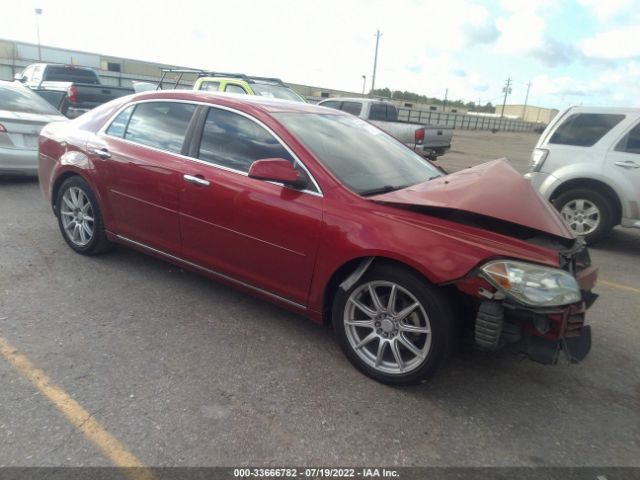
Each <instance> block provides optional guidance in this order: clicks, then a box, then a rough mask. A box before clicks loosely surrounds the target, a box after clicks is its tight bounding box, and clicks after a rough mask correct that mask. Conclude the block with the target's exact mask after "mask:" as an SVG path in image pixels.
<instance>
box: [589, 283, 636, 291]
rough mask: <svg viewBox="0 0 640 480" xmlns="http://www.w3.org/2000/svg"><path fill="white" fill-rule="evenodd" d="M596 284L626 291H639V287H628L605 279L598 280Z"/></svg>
mask: <svg viewBox="0 0 640 480" xmlns="http://www.w3.org/2000/svg"><path fill="white" fill-rule="evenodd" d="M596 285H604V286H605V287H612V288H617V289H618V290H626V291H627V292H634V293H640V288H635V287H629V286H628V285H622V284H621V283H616V282H609V281H607V280H598V281H597V283H596Z"/></svg>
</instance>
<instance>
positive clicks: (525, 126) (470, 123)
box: [398, 108, 545, 132]
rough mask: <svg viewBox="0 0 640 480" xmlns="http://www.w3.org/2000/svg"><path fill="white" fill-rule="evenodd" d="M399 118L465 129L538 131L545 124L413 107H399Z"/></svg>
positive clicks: (406, 120)
mask: <svg viewBox="0 0 640 480" xmlns="http://www.w3.org/2000/svg"><path fill="white" fill-rule="evenodd" d="M398 120H400V121H405V122H414V123H423V124H427V123H428V124H431V125H439V126H442V127H451V128H460V129H465V130H498V131H505V132H536V131H540V130H541V129H542V128H544V126H545V125H544V124H541V123H533V122H524V121H522V120H515V119H511V118H500V117H485V116H481V115H466V114H463V113H448V112H436V111H430V110H416V109H412V108H398Z"/></svg>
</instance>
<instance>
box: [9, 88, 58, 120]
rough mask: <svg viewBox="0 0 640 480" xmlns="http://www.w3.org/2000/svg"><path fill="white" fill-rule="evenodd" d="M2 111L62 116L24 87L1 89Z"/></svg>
mask: <svg viewBox="0 0 640 480" xmlns="http://www.w3.org/2000/svg"><path fill="white" fill-rule="evenodd" d="M0 110H9V111H10V112H23V113H42V114H46V115H60V112H59V111H57V110H56V109H55V108H53V107H52V106H51V105H50V104H49V102H47V101H46V100H44V99H43V98H41V97H39V96H38V95H37V94H35V93H33V92H32V91H31V90H29V89H28V88H26V87H23V86H22V85H20V86H18V87H13V86H10V87H4V86H1V87H0Z"/></svg>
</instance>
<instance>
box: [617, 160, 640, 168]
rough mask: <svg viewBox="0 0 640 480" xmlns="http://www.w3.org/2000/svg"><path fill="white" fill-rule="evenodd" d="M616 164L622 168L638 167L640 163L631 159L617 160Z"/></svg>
mask: <svg viewBox="0 0 640 480" xmlns="http://www.w3.org/2000/svg"><path fill="white" fill-rule="evenodd" d="M616 165H617V166H619V167H624V168H640V165H639V164H637V163H636V162H634V161H633V160H619V161H617V162H616Z"/></svg>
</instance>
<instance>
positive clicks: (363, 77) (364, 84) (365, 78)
mask: <svg viewBox="0 0 640 480" xmlns="http://www.w3.org/2000/svg"><path fill="white" fill-rule="evenodd" d="M366 86H367V76H366V75H362V96H363V97H364V89H365V88H366Z"/></svg>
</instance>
